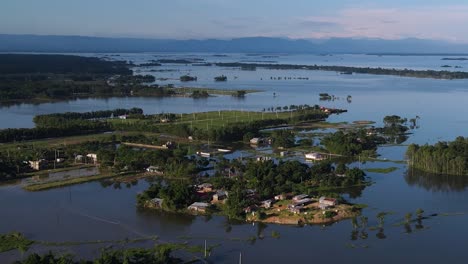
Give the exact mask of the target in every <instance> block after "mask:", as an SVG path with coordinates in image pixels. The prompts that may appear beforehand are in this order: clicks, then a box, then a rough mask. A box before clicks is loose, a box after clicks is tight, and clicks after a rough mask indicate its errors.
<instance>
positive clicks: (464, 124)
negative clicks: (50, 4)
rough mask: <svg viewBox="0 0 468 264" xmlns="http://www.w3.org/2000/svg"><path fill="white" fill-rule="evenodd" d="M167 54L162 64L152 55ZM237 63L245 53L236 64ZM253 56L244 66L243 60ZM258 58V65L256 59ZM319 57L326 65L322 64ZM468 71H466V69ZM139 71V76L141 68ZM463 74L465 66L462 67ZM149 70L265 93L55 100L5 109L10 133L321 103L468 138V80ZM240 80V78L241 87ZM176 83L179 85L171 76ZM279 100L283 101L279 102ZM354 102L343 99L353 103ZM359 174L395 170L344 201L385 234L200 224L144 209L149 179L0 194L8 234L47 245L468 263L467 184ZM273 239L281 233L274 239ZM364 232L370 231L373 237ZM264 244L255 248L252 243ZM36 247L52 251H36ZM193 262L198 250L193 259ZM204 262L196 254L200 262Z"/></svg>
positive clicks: (220, 221)
mask: <svg viewBox="0 0 468 264" xmlns="http://www.w3.org/2000/svg"><path fill="white" fill-rule="evenodd" d="M156 56H159V57H156ZM161 56H163V55H162V54H122V55H121V56H120V57H116V58H118V59H127V60H133V61H135V62H138V63H141V62H145V61H149V60H151V59H158V58H161ZM167 56H171V57H178V58H185V57H189V56H192V57H197V58H199V57H201V58H204V59H206V61H221V60H223V61H240V60H241V58H242V59H245V58H247V59H250V60H261V59H264V60H276V61H279V62H285V63H301V64H315V63H317V64H325V62H326V61H323V60H326V59H328V60H329V62H330V64H331V65H335V64H336V65H337V63H336V62H337V61H333V60H338V56H341V57H342V58H343V59H342V60H340V63H342V64H340V65H349V66H383V67H399V68H405V67H407V68H415V69H433V68H438V67H440V65H443V64H449V63H453V64H457V65H461V64H462V63H466V62H465V61H442V60H441V57H436V56H428V57H421V56H415V57H411V56H382V57H379V56H366V55H333V56H311V55H307V56H303V57H300V56H298V55H288V56H287V55H281V56H280V57H278V58H269V57H268V58H256V57H255V56H246V55H241V54H234V55H231V54H229V55H228V57H214V56H213V55H212V54H211V55H210V54H192V55H188V54H170V55H167ZM236 56H237V57H236ZM244 57H245V58H244ZM252 57H253V58H252ZM321 60H322V61H321ZM461 66H463V65H461ZM158 68H159V69H163V68H164V69H167V68H173V69H176V68H177V69H179V72H150V70H151V69H158ZM140 70H143V68H141V69H140ZM461 70H466V69H465V68H462V69H461ZM141 73H142V74H146V73H150V74H154V75H155V76H156V77H158V78H159V77H163V78H167V77H170V74H174V75H173V76H174V78H178V76H180V75H183V74H186V73H190V74H191V75H194V76H198V81H197V82H193V83H188V84H184V85H186V86H200V87H216V88H222V89H260V90H263V91H264V92H261V93H255V94H248V95H247V96H246V97H245V99H238V98H233V97H229V96H218V97H210V98H207V99H192V98H137V97H131V98H109V99H82V100H76V101H69V102H59V103H48V104H39V105H31V104H23V105H15V106H9V107H3V108H0V112H1V113H2V115H1V117H0V119H1V121H2V122H0V124H1V125H2V126H3V127H31V126H33V123H32V121H31V120H32V117H33V116H34V115H36V114H45V113H52V112H65V111H81V112H84V111H89V110H102V109H114V108H129V107H141V108H143V109H144V111H145V113H160V112H178V113H180V112H185V113H186V112H197V111H206V110H219V109H227V110H229V109H244V110H258V111H261V110H262V109H263V108H268V107H272V106H274V107H276V106H284V105H291V104H296V105H298V104H309V105H314V104H320V105H324V106H329V107H337V108H345V109H348V112H347V113H343V114H340V115H338V116H333V117H331V118H330V119H329V121H332V122H343V121H346V122H352V121H356V120H371V121H375V122H377V125H380V124H381V123H382V122H381V121H382V119H383V117H384V116H385V115H391V114H397V115H400V116H404V117H408V118H413V117H415V116H419V117H420V120H419V124H418V125H419V128H418V129H415V130H413V131H412V132H413V134H411V135H410V137H409V139H408V141H407V142H405V144H406V143H412V142H415V143H419V144H425V143H434V142H437V141H439V140H453V139H454V138H455V137H457V136H468V135H467V134H466V133H467V131H468V107H466V103H467V102H468V85H467V84H468V81H466V80H432V79H416V78H401V77H395V76H374V75H339V74H336V73H334V72H317V71H300V70H297V71H279V70H263V69H257V70H256V71H241V70H238V69H231V68H219V67H208V66H185V65H163V66H159V67H151V68H145V71H142V72H141ZM221 74H224V75H226V76H228V81H227V82H226V83H216V82H214V81H213V77H214V76H218V75H221ZM234 76H237V78H236V79H234ZM278 76H282V77H289V76H291V77H294V76H296V77H308V78H309V80H297V79H296V80H294V79H291V80H271V79H270V77H278ZM172 81H173V83H174V84H175V85H176V86H179V85H181V84H180V83H179V82H178V81H176V80H172ZM321 92H327V93H329V94H332V95H335V96H337V97H339V98H340V99H338V100H335V101H330V102H328V101H325V102H323V101H319V96H318V94H319V93H321ZM273 93H276V97H274V96H273ZM348 95H351V96H352V101H351V102H347V100H346V97H347V96H348ZM405 150H406V147H405V146H385V147H381V148H379V150H378V152H379V154H380V155H381V157H380V158H382V159H387V160H404V153H405ZM354 165H356V166H361V167H362V168H364V169H365V168H388V167H397V170H395V171H393V172H391V173H388V174H379V173H368V176H369V177H370V178H371V179H372V181H373V182H374V183H373V184H372V185H371V186H369V187H367V188H365V189H364V190H363V191H362V192H353V193H352V194H351V195H345V198H348V199H349V200H350V201H351V202H353V203H362V204H367V205H368V207H367V208H365V209H364V210H363V215H365V216H367V217H368V218H369V223H368V226H369V227H370V226H377V225H378V221H377V218H376V215H377V214H378V213H379V212H389V214H388V215H387V216H386V217H385V223H384V225H383V229H374V228H369V227H368V228H366V229H365V230H361V229H362V228H359V229H358V231H359V232H358V233H357V234H356V232H353V227H352V225H351V221H349V220H347V221H342V222H339V223H336V224H333V225H330V226H304V227H296V226H280V225H273V224H268V225H259V224H255V225H253V224H232V223H228V222H227V221H226V219H225V218H224V217H219V216H213V217H193V216H182V215H174V214H167V213H158V212H144V211H139V210H137V209H136V207H135V202H136V201H135V196H136V194H137V193H138V192H141V191H143V190H144V189H145V188H146V187H147V186H148V183H147V182H146V181H144V180H142V181H139V182H138V183H137V184H136V185H131V184H130V185H126V184H122V185H119V186H114V185H111V186H106V185H104V184H101V183H100V182H91V183H85V184H80V185H75V186H70V187H65V188H60V189H52V190H47V191H41V192H26V191H24V190H22V189H21V187H20V185H15V184H13V185H5V186H2V187H0V204H1V206H2V207H1V209H2V217H1V220H0V233H5V232H10V231H13V230H15V231H19V232H22V233H24V234H25V235H26V236H27V237H29V238H31V239H34V240H42V241H57V242H60V241H92V240H122V239H125V238H130V239H132V238H138V237H142V236H151V235H157V236H158V237H159V238H160V241H162V242H186V241H187V242H189V243H192V244H195V245H202V244H203V243H204V240H205V239H206V240H207V243H208V244H209V245H215V244H220V246H218V247H216V248H215V249H214V250H213V252H212V255H211V256H210V257H209V260H210V261H212V262H214V263H237V262H238V258H239V253H240V252H242V260H243V262H244V263H284V262H295V263H309V262H312V261H327V262H331V263H336V262H341V263H343V262H345V261H346V262H350V261H351V262H352V263H357V262H359V263H376V262H379V263H395V262H401V263H409V262H417V263H440V262H447V263H460V262H464V260H465V259H467V258H468V251H467V250H466V244H467V242H468V229H467V228H466V223H467V222H468V191H467V186H468V179H467V178H465V177H461V176H458V177H454V176H444V177H434V176H430V175H424V174H423V173H420V172H415V171H409V172H408V171H407V167H406V165H405V164H404V163H393V162H366V163H362V164H357V163H356V164H354ZM418 208H422V209H423V210H424V211H425V213H424V216H425V217H424V218H423V219H422V220H421V221H420V222H417V221H412V222H411V223H410V225H409V226H405V225H401V224H400V223H401V222H403V221H404V216H405V214H407V213H413V219H415V211H416V209H418ZM272 231H277V232H279V233H280V238H273V237H272ZM366 234H367V235H366ZM251 237H256V240H255V242H250V241H248V239H249V238H251ZM98 248H99V245H95V246H85V247H83V246H82V247H80V246H75V247H69V248H66V249H65V251H66V252H75V253H76V254H79V255H81V256H84V257H87V256H93V255H95V254H97V253H98V252H99V250H98ZM33 249H34V250H37V251H44V250H46V249H42V248H40V247H34V248H33ZM195 255H196V254H195ZM198 255H199V256H200V254H198ZM21 257H22V255H21V253H18V252H16V251H11V252H7V253H1V254H0V262H2V263H3V262H11V261H12V260H14V259H18V258H21Z"/></svg>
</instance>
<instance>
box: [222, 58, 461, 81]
mask: <svg viewBox="0 0 468 264" xmlns="http://www.w3.org/2000/svg"><path fill="white" fill-rule="evenodd" d="M215 65H216V66H219V67H241V68H256V67H259V68H266V69H274V70H304V69H306V70H315V71H335V72H344V73H353V72H354V73H363V74H376V75H397V76H405V77H419V78H435V79H468V72H451V71H434V70H410V69H387V68H380V67H378V68H369V67H349V66H327V65H297V64H263V63H240V62H225V63H216V64H215Z"/></svg>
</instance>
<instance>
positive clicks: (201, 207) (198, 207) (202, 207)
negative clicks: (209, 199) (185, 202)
mask: <svg viewBox="0 0 468 264" xmlns="http://www.w3.org/2000/svg"><path fill="white" fill-rule="evenodd" d="M208 207H210V204H209V203H201V202H195V203H193V204H191V205H190V206H189V207H188V209H189V210H191V211H195V212H203V213H204V212H206V209H207V208H208Z"/></svg>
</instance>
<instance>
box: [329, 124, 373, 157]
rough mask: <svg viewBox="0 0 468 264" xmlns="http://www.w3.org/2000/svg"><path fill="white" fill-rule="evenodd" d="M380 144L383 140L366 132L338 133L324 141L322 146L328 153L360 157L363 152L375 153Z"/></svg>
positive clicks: (330, 135)
mask: <svg viewBox="0 0 468 264" xmlns="http://www.w3.org/2000/svg"><path fill="white" fill-rule="evenodd" d="M379 142H382V139H380V138H379V137H377V136H375V135H367V133H366V131H365V130H358V131H351V132H347V133H345V132H343V131H338V132H335V133H333V134H329V135H327V136H325V137H324V138H323V139H322V144H323V145H324V146H325V147H326V148H327V150H328V151H330V152H332V153H333V154H340V155H345V156H354V155H359V154H361V153H362V152H363V151H368V153H373V152H374V151H375V150H376V149H377V143H379Z"/></svg>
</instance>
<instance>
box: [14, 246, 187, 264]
mask: <svg viewBox="0 0 468 264" xmlns="http://www.w3.org/2000/svg"><path fill="white" fill-rule="evenodd" d="M184 248H186V246H184V245H178V244H157V245H155V246H154V247H153V248H149V249H146V248H129V249H105V250H103V251H102V252H101V255H100V256H98V257H96V258H95V259H94V260H76V259H75V257H74V256H72V255H69V254H59V255H55V254H54V253H52V252H49V253H46V254H44V255H39V254H37V253H33V254H31V255H29V256H27V257H26V258H25V259H24V260H19V261H15V262H13V263H14V264H104V263H112V264H166V263H169V264H170V263H181V262H182V260H181V259H178V258H176V257H173V256H171V254H172V252H173V251H174V250H177V249H184Z"/></svg>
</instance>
